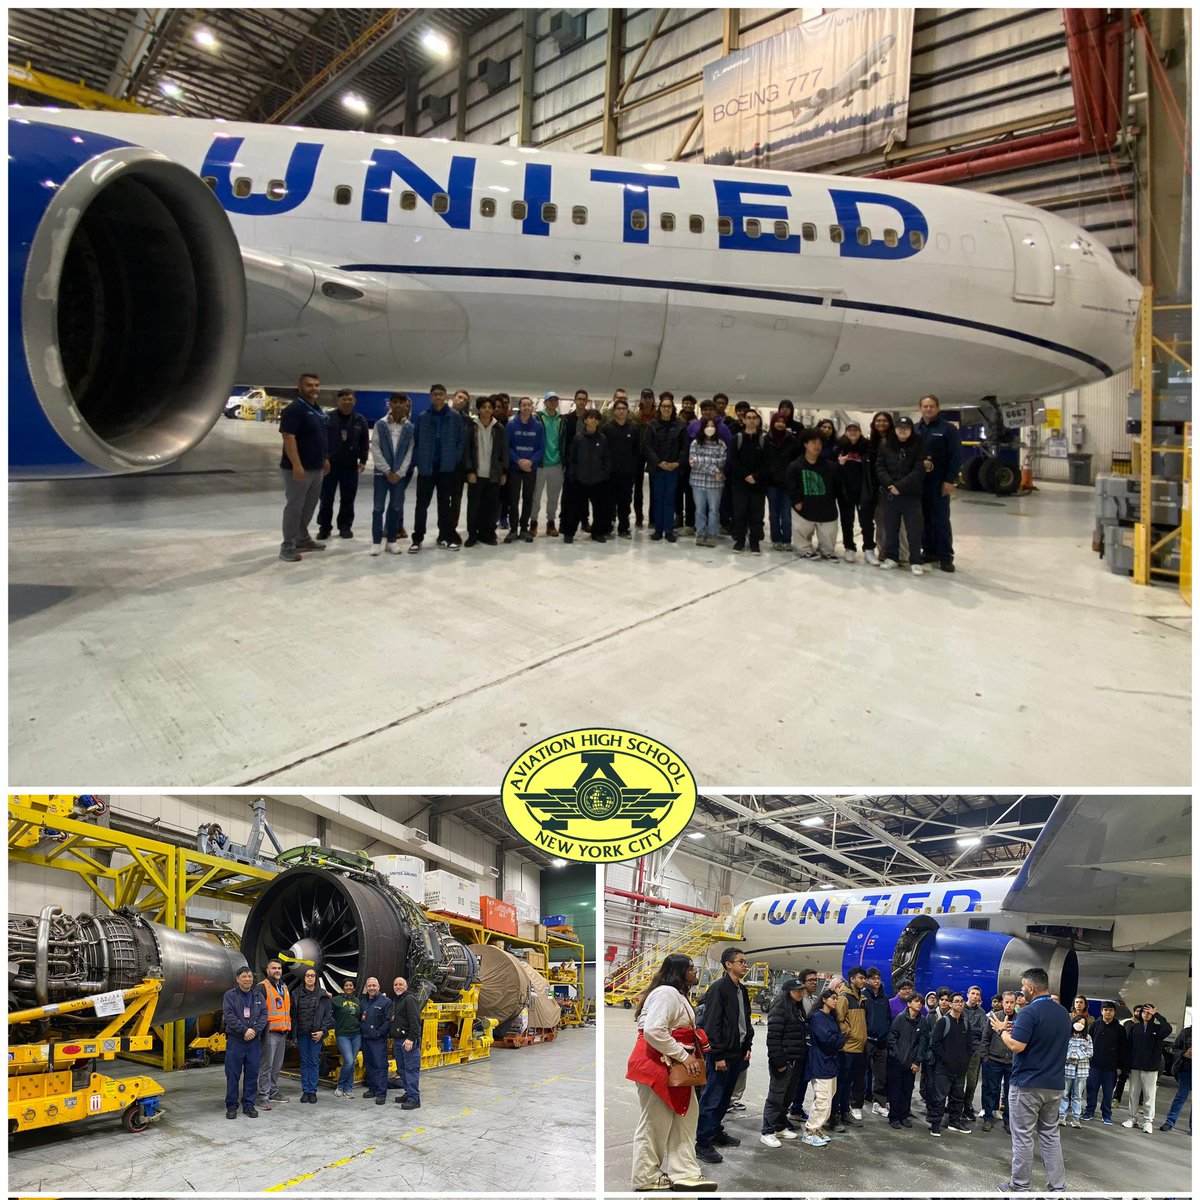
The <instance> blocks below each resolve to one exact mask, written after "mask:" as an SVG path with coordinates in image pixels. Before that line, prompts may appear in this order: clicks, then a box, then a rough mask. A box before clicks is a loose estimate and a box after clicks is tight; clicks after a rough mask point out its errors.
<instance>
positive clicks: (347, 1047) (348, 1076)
mask: <svg viewBox="0 0 1200 1200" xmlns="http://www.w3.org/2000/svg"><path fill="white" fill-rule="evenodd" d="M337 1046H338V1053H339V1054H340V1055H341V1056H342V1069H341V1072H340V1073H339V1074H338V1081H337V1085H338V1089H339V1090H340V1091H343V1092H351V1091H353V1090H354V1060H355V1059H356V1058H357V1057H358V1052H359V1050H360V1049H362V1034H361V1033H355V1034H345V1033H339V1034H338V1035H337Z"/></svg>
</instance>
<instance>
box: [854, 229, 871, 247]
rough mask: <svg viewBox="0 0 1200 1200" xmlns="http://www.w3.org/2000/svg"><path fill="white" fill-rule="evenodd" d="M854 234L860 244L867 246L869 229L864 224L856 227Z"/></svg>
mask: <svg viewBox="0 0 1200 1200" xmlns="http://www.w3.org/2000/svg"><path fill="white" fill-rule="evenodd" d="M855 236H856V237H857V238H858V244H859V245H860V246H869V245H870V244H871V231H870V230H869V229H868V228H867V227H866V226H865V225H860V226H859V227H858V233H857V234H856V235H855Z"/></svg>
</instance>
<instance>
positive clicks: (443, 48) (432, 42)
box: [421, 29, 450, 58]
mask: <svg viewBox="0 0 1200 1200" xmlns="http://www.w3.org/2000/svg"><path fill="white" fill-rule="evenodd" d="M421 45H422V46H424V47H425V49H426V50H428V51H429V53H430V54H436V55H437V56H438V58H445V57H446V55H447V54H449V53H450V43H449V42H448V41H447V40H446V39H445V38H444V37H442V35H441V34H440V33H438V32H437V30H436V29H427V30H425V32H424V33H423V34H421Z"/></svg>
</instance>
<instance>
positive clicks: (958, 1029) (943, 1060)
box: [929, 1016, 971, 1075]
mask: <svg viewBox="0 0 1200 1200" xmlns="http://www.w3.org/2000/svg"><path fill="white" fill-rule="evenodd" d="M929 1052H930V1054H931V1055H932V1056H933V1061H934V1063H935V1064H936V1065H937V1066H939V1067H941V1068H942V1070H944V1071H949V1073H950V1074H951V1075H965V1074H966V1073H967V1068H968V1067H969V1066H970V1065H971V1029H970V1026H969V1025H968V1024H967V1022H966V1020H965V1019H964V1018H962V1017H960V1018H959V1019H958V1020H957V1021H956V1020H955V1019H954V1018H953V1017H951V1016H947V1017H944V1018H943V1017H939V1018H938V1019H937V1020H936V1021H935V1022H934V1023H933V1032H932V1033H931V1034H930V1036H929Z"/></svg>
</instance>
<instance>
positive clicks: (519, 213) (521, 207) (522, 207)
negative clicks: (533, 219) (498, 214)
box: [512, 200, 529, 221]
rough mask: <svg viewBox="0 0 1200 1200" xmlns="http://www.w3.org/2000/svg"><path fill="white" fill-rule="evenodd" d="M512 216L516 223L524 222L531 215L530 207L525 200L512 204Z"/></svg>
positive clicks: (515, 201)
mask: <svg viewBox="0 0 1200 1200" xmlns="http://www.w3.org/2000/svg"><path fill="white" fill-rule="evenodd" d="M512 215H513V220H514V221H523V220H525V218H526V217H527V216H528V215H529V205H528V204H526V203H525V201H524V200H514V201H513V202H512Z"/></svg>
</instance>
